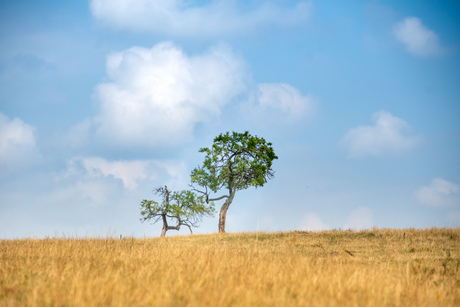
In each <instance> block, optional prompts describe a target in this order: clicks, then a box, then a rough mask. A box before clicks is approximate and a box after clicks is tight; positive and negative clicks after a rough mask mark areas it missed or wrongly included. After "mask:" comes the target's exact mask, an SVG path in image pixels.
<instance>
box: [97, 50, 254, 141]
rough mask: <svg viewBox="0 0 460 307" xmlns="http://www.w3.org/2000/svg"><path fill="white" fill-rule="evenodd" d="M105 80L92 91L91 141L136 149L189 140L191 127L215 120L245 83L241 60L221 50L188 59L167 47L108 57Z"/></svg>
mask: <svg viewBox="0 0 460 307" xmlns="http://www.w3.org/2000/svg"><path fill="white" fill-rule="evenodd" d="M107 78H108V81H107V82H104V83H101V84H99V85H98V86H97V88H96V90H95V97H96V99H97V101H98V103H99V104H100V114H99V115H98V116H97V117H96V118H95V120H94V123H95V126H96V137H98V138H99V140H100V141H103V142H106V143H109V144H111V145H115V146H118V145H120V146H131V145H133V146H141V147H142V146H156V145H160V144H161V145H174V144H179V143H181V142H183V141H186V140H189V139H191V137H192V136H193V129H194V126H195V125H196V124H197V123H205V122H209V121H211V120H213V119H214V118H216V117H218V116H219V115H220V113H221V111H222V109H223V108H224V106H225V105H226V104H228V103H229V102H231V101H232V100H234V99H235V98H236V97H237V96H238V95H240V94H241V93H243V92H245V91H246V90H247V89H246V86H247V83H248V79H249V77H248V74H247V72H246V68H245V64H244V62H243V60H242V59H241V58H240V57H238V56H237V55H236V54H235V53H234V52H232V50H230V48H228V47H226V46H223V45H219V46H216V47H214V48H212V49H210V50H209V51H207V52H205V53H203V54H201V55H196V56H188V55H187V54H185V53H184V52H183V51H182V50H181V49H179V48H178V47H177V46H175V45H173V44H171V43H160V44H157V45H155V46H154V47H152V48H150V49H147V48H141V47H132V48H129V49H127V50H124V51H122V52H115V53H112V54H111V55H109V56H108V59H107Z"/></svg>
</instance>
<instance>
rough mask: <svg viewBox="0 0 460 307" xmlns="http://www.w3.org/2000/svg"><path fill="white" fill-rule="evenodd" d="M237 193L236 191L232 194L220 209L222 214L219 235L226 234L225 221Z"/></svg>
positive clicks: (220, 215)
mask: <svg viewBox="0 0 460 307" xmlns="http://www.w3.org/2000/svg"><path fill="white" fill-rule="evenodd" d="M235 192H236V189H235V190H234V191H233V192H232V193H230V197H229V198H227V200H226V201H225V203H224V204H223V205H222V207H221V208H220V214H219V233H225V220H226V219H227V210H228V208H229V207H230V205H231V203H232V201H233V197H235Z"/></svg>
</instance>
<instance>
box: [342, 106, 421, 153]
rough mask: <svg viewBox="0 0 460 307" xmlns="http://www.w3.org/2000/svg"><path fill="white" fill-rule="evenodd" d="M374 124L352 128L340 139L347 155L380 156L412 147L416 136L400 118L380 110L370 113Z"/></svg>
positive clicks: (415, 142) (416, 141)
mask: <svg viewBox="0 0 460 307" xmlns="http://www.w3.org/2000/svg"><path fill="white" fill-rule="evenodd" d="M372 119H373V120H374V121H375V125H374V126H361V127H357V128H353V129H351V130H349V131H348V132H347V134H346V135H345V136H344V137H343V138H342V140H341V141H340V145H341V146H342V147H344V148H346V149H347V150H348V153H349V156H350V157H352V158H359V157H365V156H382V155H384V154H387V153H401V152H404V151H407V150H410V149H412V148H413V147H414V146H415V145H417V143H418V140H419V139H418V137H416V136H413V135H411V134H410V131H411V128H410V126H409V125H408V124H407V123H406V122H405V121H404V120H403V119H401V118H398V117H396V116H393V115H392V114H390V113H388V112H385V111H380V112H376V113H374V114H372Z"/></svg>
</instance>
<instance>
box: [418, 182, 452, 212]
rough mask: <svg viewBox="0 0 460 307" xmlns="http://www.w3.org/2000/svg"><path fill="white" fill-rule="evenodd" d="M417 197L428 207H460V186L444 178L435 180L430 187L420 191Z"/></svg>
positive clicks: (422, 188)
mask: <svg viewBox="0 0 460 307" xmlns="http://www.w3.org/2000/svg"><path fill="white" fill-rule="evenodd" d="M415 197H416V198H417V199H418V200H419V201H420V202H421V203H423V204H425V205H428V206H433V207H445V206H458V205H460V186H459V185H458V184H455V183H453V182H450V181H447V180H445V179H443V178H434V179H433V180H432V181H431V184H430V185H428V186H424V187H421V188H420V189H418V190H417V191H416V192H415Z"/></svg>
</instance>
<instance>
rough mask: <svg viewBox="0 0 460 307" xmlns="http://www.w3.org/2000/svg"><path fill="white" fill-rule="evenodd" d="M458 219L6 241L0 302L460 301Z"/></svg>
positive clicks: (1, 249)
mask: <svg viewBox="0 0 460 307" xmlns="http://www.w3.org/2000/svg"><path fill="white" fill-rule="evenodd" d="M459 268H460V229H425V230H414V229H403V230H393V229H374V230H372V231H361V232H352V231H324V232H299V231H295V232H285V233H238V234H225V235H218V234H211V235H193V236H178V237H169V238H166V239H159V238H153V239H121V240H120V239H72V238H70V239H44V240H35V239H26V240H2V241H0V306H61V305H66V306H460V272H459Z"/></svg>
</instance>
